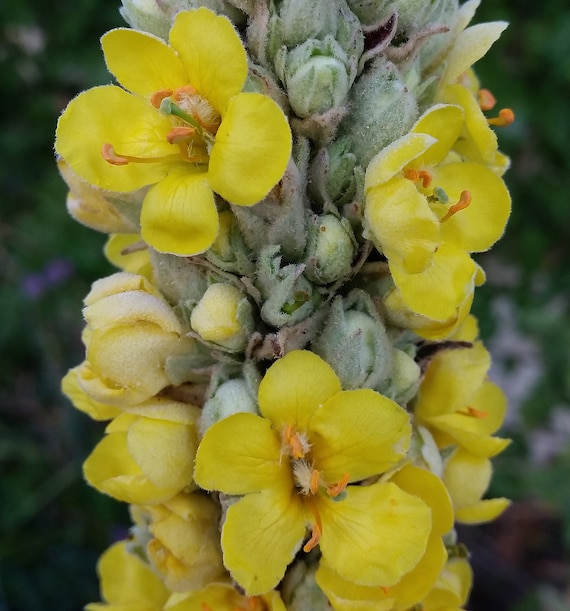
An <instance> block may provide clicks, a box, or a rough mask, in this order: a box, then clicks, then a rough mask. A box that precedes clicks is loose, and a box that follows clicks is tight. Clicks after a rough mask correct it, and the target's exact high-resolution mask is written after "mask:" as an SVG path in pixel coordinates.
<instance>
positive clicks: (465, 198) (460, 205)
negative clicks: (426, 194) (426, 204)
mask: <svg viewBox="0 0 570 611" xmlns="http://www.w3.org/2000/svg"><path fill="white" fill-rule="evenodd" d="M470 203H471V193H469V191H461V195H460V196H459V201H458V202H457V203H456V204H453V206H450V208H449V210H448V211H447V214H446V215H445V216H443V217H442V218H441V219H440V221H441V222H442V223H443V222H445V221H447V219H450V218H451V217H452V216H453V215H454V214H456V213H457V212H459V211H460V210H464V209H465V208H467V207H468V206H469V204H470Z"/></svg>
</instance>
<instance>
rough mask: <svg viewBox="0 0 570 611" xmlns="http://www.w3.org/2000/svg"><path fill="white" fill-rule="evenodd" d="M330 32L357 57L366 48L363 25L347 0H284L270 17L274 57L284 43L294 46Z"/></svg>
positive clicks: (270, 44)
mask: <svg viewBox="0 0 570 611" xmlns="http://www.w3.org/2000/svg"><path fill="white" fill-rule="evenodd" d="M272 8H274V7H272ZM327 36H330V37H332V38H333V39H335V40H337V41H338V43H339V44H340V46H341V48H342V49H344V51H345V52H346V53H347V54H348V55H350V56H353V57H354V58H355V59H356V60H358V58H359V57H360V55H361V54H362V51H363V50H364V35H363V33H362V27H361V25H360V22H359V20H358V19H357V18H356V16H355V15H354V13H352V11H351V10H350V9H349V7H348V5H347V3H346V1H345V0H283V1H282V2H280V3H279V8H278V12H274V13H273V15H272V16H271V18H270V22H269V35H268V42H267V50H268V54H269V57H270V58H272V59H273V58H274V57H275V56H276V54H277V52H278V50H279V49H281V48H282V47H286V48H288V49H291V48H293V47H296V46H299V45H302V44H304V43H305V42H306V41H308V40H310V39H316V40H324V39H325V38H326V37H327Z"/></svg>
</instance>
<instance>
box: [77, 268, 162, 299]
mask: <svg viewBox="0 0 570 611" xmlns="http://www.w3.org/2000/svg"><path fill="white" fill-rule="evenodd" d="M127 291H144V292H145V293H149V294H150V295H154V296H155V297H159V298H161V299H162V295H161V294H160V293H159V292H158V290H157V289H156V288H155V287H154V286H153V285H152V284H151V283H150V282H149V281H148V280H147V279H146V278H145V277H143V276H140V275H137V274H130V273H128V272H117V273H115V274H111V275H110V276H106V277H105V278H99V280H95V282H94V283H93V284H92V285H91V290H90V291H89V293H87V296H86V297H85V299H84V300H83V303H84V304H85V305H86V306H89V305H92V304H93V303H95V302H96V301H99V300H100V299H103V298H104V297H108V296H109V295H116V294H117V293H125V292H127Z"/></svg>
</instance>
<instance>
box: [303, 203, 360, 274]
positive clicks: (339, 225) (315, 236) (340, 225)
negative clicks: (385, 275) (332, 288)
mask: <svg viewBox="0 0 570 611" xmlns="http://www.w3.org/2000/svg"><path fill="white" fill-rule="evenodd" d="M353 240H354V238H353V235H352V229H351V227H350V223H348V221H346V219H343V220H342V221H339V220H338V219H337V218H336V217H335V216H333V215H332V214H325V215H323V216H320V217H315V218H314V219H313V223H312V224H311V225H309V247H308V251H307V257H306V265H307V267H306V269H305V275H306V276H307V278H309V280H312V281H313V282H316V283H317V284H328V283H329V282H334V281H335V280H338V279H339V278H342V277H343V276H345V275H346V274H348V273H349V271H350V268H351V264H352V259H353V257H354V251H355V249H354V246H353Z"/></svg>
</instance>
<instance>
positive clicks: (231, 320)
mask: <svg viewBox="0 0 570 611" xmlns="http://www.w3.org/2000/svg"><path fill="white" fill-rule="evenodd" d="M190 324H191V326H192V329H193V330H194V331H195V332H196V333H198V335H199V336H200V337H201V338H202V339H203V340H205V341H207V342H212V343H213V344H216V345H218V346H221V347H223V348H225V349H226V350H229V351H231V352H236V351H240V350H243V349H244V348H245V346H246V344H247V341H248V339H249V336H250V335H251V333H252V332H253V329H254V322H253V312H252V307H251V304H250V303H249V301H248V299H247V297H246V296H245V295H244V293H242V292H241V291H240V290H239V289H238V288H236V287H235V286H232V285H231V284H224V283H221V282H218V283H216V284H212V285H211V286H209V287H208V289H207V290H206V292H205V293H204V295H203V296H202V299H200V301H199V302H198V305H197V306H196V307H195V308H194V309H193V310H192V315H191V316H190Z"/></svg>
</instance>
